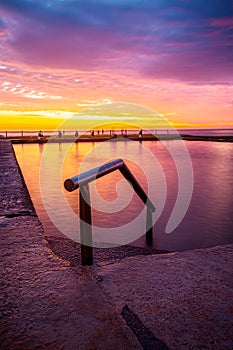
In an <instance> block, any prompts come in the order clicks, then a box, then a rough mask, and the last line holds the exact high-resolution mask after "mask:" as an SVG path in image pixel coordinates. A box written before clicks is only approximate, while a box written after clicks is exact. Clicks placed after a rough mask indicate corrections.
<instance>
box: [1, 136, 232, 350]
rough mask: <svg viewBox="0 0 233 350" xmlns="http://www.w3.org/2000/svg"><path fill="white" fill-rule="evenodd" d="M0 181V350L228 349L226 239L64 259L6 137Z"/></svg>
mask: <svg viewBox="0 0 233 350" xmlns="http://www.w3.org/2000/svg"><path fill="white" fill-rule="evenodd" d="M0 184H1V187H0V199H1V201H0V247H1V250H0V260H1V266H0V268H1V271H0V272H1V279H0V291H1V300H0V313H1V319H0V330H1V336H0V343H1V349H3V350H6V349H17V350H19V349H67V350H69V349H70V350H71V349H80V350H91V349H92V350H94V349H97V350H98V349H103V350H105V349H106V350H107V349H114V350H115V349H116V350H117V349H159V350H162V349H164V350H165V349H171V350H172V349H177V350H178V349H179V350H180V349H181V350H183V349H185V350H186V349H213V350H215V349H219V350H220V349H221V350H224V349H226V350H227V349H229V350H230V349H232V348H233V340H232V334H233V328H232V324H233V305H232V297H233V286H232V280H233V275H232V266H233V259H232V250H233V245H227V246H221V247H215V248H210V249H203V250H196V251H187V252H181V253H170V254H164V255H150V256H135V257H128V258H125V259H123V260H121V261H118V262H115V263H106V262H103V263H101V262H100V263H99V265H98V266H93V267H91V268H88V267H84V268H82V267H81V266H76V267H75V266H71V264H70V263H69V262H67V261H66V260H63V259H61V258H59V257H58V256H56V255H54V254H53V253H52V251H51V250H50V248H49V246H48V244H47V241H46V240H45V239H44V234H43V227H42V225H41V223H40V221H39V219H38V217H37V215H36V212H35V210H34V207H33V204H32V202H31V200H30V197H29V194H28V191H27V189H26V186H25V183H24V181H23V178H22V175H21V172H20V169H19V167H18V164H17V161H16V159H15V156H14V152H13V148H12V145H11V143H10V142H9V141H6V140H0Z"/></svg>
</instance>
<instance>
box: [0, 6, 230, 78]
mask: <svg viewBox="0 0 233 350" xmlns="http://www.w3.org/2000/svg"><path fill="white" fill-rule="evenodd" d="M1 6H2V9H3V14H4V15H3V18H2V19H1V21H0V31H1V28H2V33H3V34H2V37H3V39H2V40H3V43H2V45H3V48H4V52H5V54H4V55H3V57H4V58H5V59H6V60H8V61H9V60H11V61H13V60H14V59H17V61H20V62H23V63H26V64H28V65H34V66H44V67H49V68H57V69H79V70H83V71H84V70H89V71H90V70H93V71H94V70H96V69H102V70H106V69H115V70H119V69H121V70H125V71H127V72H129V71H130V72H131V73H130V74H132V75H138V76H142V77H144V76H150V77H151V78H154V79H160V78H165V79H177V80H184V81H187V80H190V81H200V80H208V81H214V80H221V79H222V80H226V79H227V80H229V77H230V75H231V74H230V73H232V70H233V63H232V62H233V47H232V35H233V25H232V23H233V5H232V2H231V1H228V0H224V1H220V0H216V1H214V6H213V1H210V0H207V1H204V2H203V1H199V0H197V1H172V0H168V1H165V0H164V1H127V0H126V1H124V2H123V1H112V2H107V1H103V0H102V1H98V2H96V1H91V0H86V1H70V0H64V1H59V0H53V1H52V0H51V1H37V0H36V1H27V0H21V1H18V0H17V1H16V0H7V1H6V0H2V1H1ZM6 23H7V25H6Z"/></svg>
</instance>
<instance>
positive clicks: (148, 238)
mask: <svg viewBox="0 0 233 350" xmlns="http://www.w3.org/2000/svg"><path fill="white" fill-rule="evenodd" d="M146 244H147V246H150V247H151V246H152V244H153V224H152V211H151V209H150V208H149V207H147V211H146Z"/></svg>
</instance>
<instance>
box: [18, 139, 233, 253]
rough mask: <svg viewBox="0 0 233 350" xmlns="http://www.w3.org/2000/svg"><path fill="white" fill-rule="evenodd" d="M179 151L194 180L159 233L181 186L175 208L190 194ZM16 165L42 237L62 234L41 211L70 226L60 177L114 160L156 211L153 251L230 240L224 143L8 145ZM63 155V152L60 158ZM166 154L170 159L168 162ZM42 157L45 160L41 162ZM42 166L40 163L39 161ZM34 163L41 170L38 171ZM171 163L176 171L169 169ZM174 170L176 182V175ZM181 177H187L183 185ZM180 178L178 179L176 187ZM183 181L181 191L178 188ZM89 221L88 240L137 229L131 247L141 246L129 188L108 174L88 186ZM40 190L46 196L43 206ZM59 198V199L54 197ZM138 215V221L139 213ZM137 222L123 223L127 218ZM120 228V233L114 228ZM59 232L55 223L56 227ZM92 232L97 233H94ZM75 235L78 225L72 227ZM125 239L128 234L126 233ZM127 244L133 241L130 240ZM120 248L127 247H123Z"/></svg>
mask: <svg viewBox="0 0 233 350" xmlns="http://www.w3.org/2000/svg"><path fill="white" fill-rule="evenodd" d="M184 148H185V150H186V149H187V150H188V152H189V155H190V159H191V164H192V169H191V170H193V174H194V178H193V192H192V197H191V201H190V205H189V207H188V208H187V212H186V214H185V215H184V217H183V220H182V221H181V222H180V224H179V225H178V226H177V227H176V228H175V229H174V230H173V231H172V232H171V233H169V234H168V233H166V225H167V222H168V220H169V217H170V216H171V212H172V209H173V208H174V206H175V202H176V200H177V194H178V192H179V190H180V188H181V187H183V189H182V191H183V192H182V196H183V197H182V196H181V197H180V199H179V201H181V202H180V205H182V203H185V200H187V198H186V197H187V196H188V194H189V193H190V190H191V188H190V181H191V173H190V169H189V168H188V167H187V164H186V161H187V159H186V158H187V154H186V153H185V152H184ZM14 150H15V153H16V156H17V160H18V162H19V165H20V167H21V170H22V172H23V175H24V178H25V181H26V184H27V186H28V189H29V192H30V195H31V198H32V200H33V203H34V206H35V208H36V211H37V213H38V216H39V217H40V219H41V221H42V223H43V226H44V229H45V233H46V234H47V235H56V236H62V235H63V233H62V232H61V230H59V229H58V228H57V227H55V226H54V225H53V223H52V222H51V221H50V218H49V217H48V215H47V213H46V210H45V208H44V203H46V209H47V210H48V207H49V212H50V213H51V211H52V212H53V214H52V216H53V218H54V217H55V221H56V220H57V222H58V221H59V220H60V221H63V222H64V223H65V226H66V227H69V225H70V227H71V226H74V225H75V224H74V216H72V215H71V216H70V217H68V215H67V211H66V209H65V204H64V203H66V204H67V206H68V207H69V208H71V211H72V213H73V215H75V216H78V212H79V207H78V206H79V204H78V196H79V191H75V192H73V193H68V192H66V191H65V190H64V188H63V182H64V180H65V179H66V178H68V177H71V176H74V175H75V174H78V173H79V172H83V171H86V170H88V169H91V168H93V167H95V166H99V165H101V164H103V162H106V161H108V160H112V159H115V158H118V157H122V158H123V159H124V160H125V161H126V163H127V165H128V167H129V168H130V170H131V171H132V173H133V174H134V175H135V177H136V178H137V180H138V181H139V183H140V184H141V186H142V187H143V188H144V190H145V191H146V192H148V191H149V197H150V199H151V200H152V202H153V203H154V205H155V207H156V209H157V210H156V214H155V216H154V227H153V234H154V239H153V246H154V247H155V248H157V249H166V250H172V251H179V250H186V249H195V248H202V247H211V246H215V245H219V244H225V243H230V242H233V195H232V188H233V145H232V144H231V143H224V142H203V141H202V142H198V141H195V142H193V141H186V142H185V141H180V140H175V141H164V142H163V143H162V142H156V141H151V142H150V141H146V142H143V143H138V142H130V141H129V142H123V141H122V142H120V141H119V142H111V141H110V142H105V143H102V144H101V145H100V144H96V143H79V144H73V145H68V144H62V143H61V144H54V143H53V144H47V145H46V144H42V145H39V144H28V145H27V144H24V145H14ZM67 150H68V153H67ZM171 153H172V154H173V155H174V154H175V158H174V156H173V157H171ZM46 154H47V158H46V159H47V162H45V161H44V159H45V155H46ZM41 161H42V162H41ZM41 164H42V167H43V171H41ZM177 164H179V169H178V170H177ZM179 172H182V173H183V174H182V177H181V178H180V177H179V174H178V173H179ZM184 177H187V178H189V181H188V182H187V183H186V182H185V181H184ZM180 179H183V180H182V182H180ZM187 184H189V188H185V186H187ZM90 190H91V201H92V206H93V209H92V217H93V226H94V229H93V236H95V237H96V236H98V232H97V231H98V229H100V230H106V229H107V230H109V232H110V234H111V229H112V228H115V229H117V230H118V229H119V233H118V231H117V233H116V232H115V233H116V234H119V237H120V235H124V234H126V235H127V232H126V231H127V229H126V227H127V225H128V226H129V227H130V230H131V231H134V227H135V225H136V227H135V232H136V231H137V229H138V230H139V231H140V232H141V234H140V235H142V237H140V238H139V236H137V235H136V236H132V237H133V238H135V237H136V238H137V240H136V242H134V243H133V244H134V245H137V246H145V244H146V243H145V237H144V236H143V233H144V232H145V226H146V222H145V220H146V218H145V212H144V211H143V210H144V205H143V203H142V202H141V201H140V199H139V198H138V197H137V196H136V195H135V194H133V191H132V189H131V187H130V186H129V184H128V183H126V181H123V180H122V176H121V175H120V173H119V172H114V173H112V174H109V175H107V176H105V177H103V178H101V179H98V180H97V181H96V187H95V185H94V184H92V185H91V186H90ZM41 193H42V195H43V196H44V197H46V199H45V200H44V203H43V202H42V199H41ZM62 196H63V197H64V198H65V199H64V200H62V199H61V197H62ZM140 215H141V216H140ZM138 217H139V218H140V219H139V222H136V223H134V227H133V226H130V223H131V222H134V219H135V218H138ZM122 226H124V228H123V229H122ZM58 227H59V228H60V226H59V225H58ZM97 228H98V229H97ZM75 230H77V231H79V225H76V226H75ZM129 236H130V235H129ZM131 240H133V241H135V239H132V238H131ZM127 243H128V242H127Z"/></svg>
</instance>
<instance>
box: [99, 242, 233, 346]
mask: <svg viewBox="0 0 233 350" xmlns="http://www.w3.org/2000/svg"><path fill="white" fill-rule="evenodd" d="M232 252H233V244H232V245H226V246H219V247H215V248H209V249H200V250H194V251H187V252H180V253H170V254H165V255H151V256H137V257H132V258H127V259H124V260H122V261H120V262H118V263H115V264H113V265H106V266H103V267H101V268H100V269H98V270H97V272H96V274H97V275H96V278H97V279H98V280H99V281H101V282H99V284H100V285H101V286H102V288H103V290H104V292H105V293H106V295H108V296H109V297H111V298H112V301H113V303H114V304H115V305H116V307H117V309H118V312H119V313H120V312H121V311H122V309H123V308H124V306H125V305H127V306H128V307H129V308H130V310H132V311H133V312H134V313H135V314H136V315H137V316H138V317H139V319H140V320H141V322H142V323H143V324H144V325H145V326H146V327H147V328H148V329H149V330H150V331H151V332H152V333H153V334H154V335H155V337H156V338H158V339H160V340H161V341H163V342H164V343H165V344H166V345H167V346H168V348H170V349H177V350H178V349H179V350H181V349H184V350H186V349H215V350H216V349H219V350H220V349H221V350H223V349H229V350H230V349H232V348H233V338H232V334H233V304H232V300H233V285H232V281H233V273H232V266H233V256H232Z"/></svg>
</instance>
